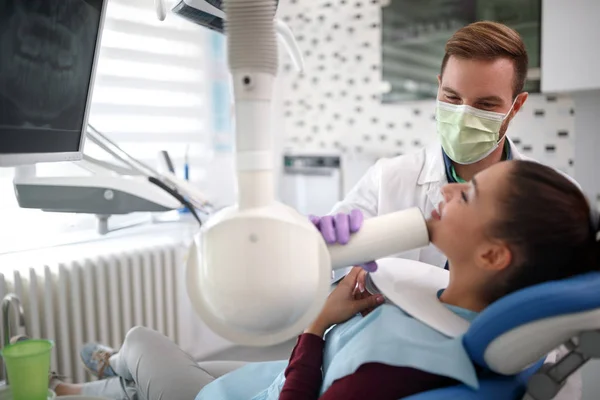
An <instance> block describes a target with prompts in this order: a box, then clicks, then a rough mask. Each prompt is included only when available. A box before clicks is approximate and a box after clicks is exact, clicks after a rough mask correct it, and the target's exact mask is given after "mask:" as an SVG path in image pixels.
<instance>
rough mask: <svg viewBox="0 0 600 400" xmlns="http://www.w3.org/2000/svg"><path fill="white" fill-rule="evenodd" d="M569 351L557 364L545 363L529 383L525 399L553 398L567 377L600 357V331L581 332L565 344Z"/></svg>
mask: <svg viewBox="0 0 600 400" xmlns="http://www.w3.org/2000/svg"><path fill="white" fill-rule="evenodd" d="M564 345H565V346H566V347H567V349H569V350H570V351H569V353H567V355H566V356H564V357H563V358H561V359H560V360H559V361H557V362H556V363H555V364H545V365H543V366H542V367H541V368H540V370H539V371H538V372H536V373H535V374H534V375H533V376H532V377H531V378H530V379H529V382H528V383H527V394H526V396H525V397H524V400H552V399H553V398H554V397H555V396H556V395H557V394H558V392H560V390H561V389H562V387H563V386H564V385H565V383H566V381H567V379H568V378H569V377H570V376H571V375H572V374H574V373H575V372H577V370H579V369H580V368H581V367H582V366H583V365H584V364H585V363H587V362H588V361H589V360H590V359H592V358H600V331H588V332H583V333H581V334H580V335H579V336H578V337H577V338H574V339H570V340H569V341H568V342H566V343H565V344H564Z"/></svg>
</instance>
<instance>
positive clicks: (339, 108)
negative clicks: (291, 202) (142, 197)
mask: <svg viewBox="0 0 600 400" xmlns="http://www.w3.org/2000/svg"><path fill="white" fill-rule="evenodd" d="M358 14H360V15H361V17H360V18H356V16H357V15H358ZM279 16H280V17H281V18H283V19H284V20H285V21H287V22H288V24H289V25H290V26H291V28H292V30H293V31H294V33H295V35H296V37H297V38H298V41H299V45H300V47H301V48H302V51H303V53H304V58H305V62H306V71H305V73H304V74H303V75H302V76H299V75H298V74H297V73H296V72H295V71H294V70H293V69H292V68H291V65H290V62H289V60H286V65H284V68H283V73H282V75H281V78H280V81H281V84H282V86H283V90H284V102H283V110H282V112H283V117H284V132H283V133H284V138H285V142H284V146H285V149H288V150H290V151H294V152H316V151H319V152H323V151H331V152H336V151H337V152H339V153H341V154H342V156H343V160H346V161H349V162H343V164H344V165H345V167H344V168H345V171H344V175H345V177H344V181H345V183H346V184H345V185H344V186H345V189H346V190H349V189H350V187H351V185H352V184H354V183H355V182H356V180H357V179H358V177H360V175H361V174H362V173H364V171H365V170H366V168H367V167H368V165H369V164H371V163H372V162H373V161H374V160H376V159H377V158H379V157H386V156H394V155H397V154H402V153H407V152H411V151H414V150H416V149H419V148H421V147H422V146H424V145H427V144H429V143H431V142H432V141H435V140H437V138H436V131H435V121H434V112H435V103H434V101H421V102H411V103H402V104H382V103H381V102H380V94H381V88H382V86H383V84H382V81H381V76H380V71H381V30H380V27H381V22H382V21H381V4H380V2H372V1H370V0H357V1H353V2H342V1H339V0H338V1H330V0H313V1H310V2H303V1H291V0H285V1H282V2H281V3H280V10H279ZM440 63H441V60H440ZM574 108H575V107H574V104H573V101H572V99H571V97H570V96H569V95H568V94H565V95H560V96H545V95H540V94H538V95H532V96H531V97H530V99H529V100H528V102H527V103H526V105H525V107H524V108H523V110H522V112H520V113H519V115H518V116H517V117H516V119H515V121H514V123H513V124H512V126H511V128H510V130H509V136H510V137H511V138H513V139H516V140H517V141H518V147H519V148H520V149H521V150H522V151H523V152H524V153H525V154H526V155H528V156H531V157H533V158H536V159H538V160H539V161H541V162H544V163H546V164H548V165H552V166H554V167H557V168H559V169H561V170H563V171H565V172H566V173H568V174H570V175H573V174H574V166H573V158H574V140H575V127H574V115H576V113H575V110H574ZM350 160H351V161H350ZM350 163H352V164H351V165H350ZM349 167H352V168H349ZM331 201H332V202H333V201H334V200H333V199H332V200H331Z"/></svg>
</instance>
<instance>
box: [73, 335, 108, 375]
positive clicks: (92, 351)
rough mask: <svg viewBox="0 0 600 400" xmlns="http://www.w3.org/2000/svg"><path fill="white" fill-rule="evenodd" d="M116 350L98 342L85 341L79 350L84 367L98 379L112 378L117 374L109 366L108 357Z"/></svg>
mask: <svg viewBox="0 0 600 400" xmlns="http://www.w3.org/2000/svg"><path fill="white" fill-rule="evenodd" d="M115 353H116V351H115V350H114V349H111V348H110V347H108V346H104V345H102V344H98V343H86V344H85V345H83V348H82V349H81V351H80V352H79V356H80V357H81V361H82V362H83V365H85V368H86V369H87V370H88V371H89V372H90V373H91V374H92V375H94V376H96V377H97V378H98V379H104V378H112V377H115V376H117V374H116V372H115V371H114V370H113V369H112V367H111V366H110V362H109V360H110V357H111V356H112V355H113V354H115Z"/></svg>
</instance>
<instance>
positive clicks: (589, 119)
mask: <svg viewBox="0 0 600 400" xmlns="http://www.w3.org/2000/svg"><path fill="white" fill-rule="evenodd" d="M573 99H574V101H575V108H576V110H577V111H576V114H575V130H576V131H577V136H576V138H575V179H577V181H578V182H579V183H580V184H581V187H582V188H583V190H584V191H585V192H586V194H587V195H588V196H589V197H590V199H591V200H592V201H596V202H600V176H599V172H600V90H594V91H587V92H577V93H575V94H574V95H573Z"/></svg>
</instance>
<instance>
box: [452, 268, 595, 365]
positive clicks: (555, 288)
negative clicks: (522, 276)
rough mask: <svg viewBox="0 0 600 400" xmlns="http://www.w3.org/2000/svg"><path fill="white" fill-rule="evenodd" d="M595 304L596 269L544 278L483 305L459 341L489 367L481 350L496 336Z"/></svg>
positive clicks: (588, 307) (477, 361)
mask: <svg viewBox="0 0 600 400" xmlns="http://www.w3.org/2000/svg"><path fill="white" fill-rule="evenodd" d="M598 308H600V272H591V273H587V274H583V275H578V276H575V277H572V278H568V279H564V280H561V281H552V282H546V283H543V284H540V285H536V286H532V287H529V288H526V289H523V290H520V291H517V292H515V293H511V294H509V295H507V296H505V297H503V298H501V299H500V300H498V301H496V302H495V303H493V304H492V305H490V306H489V307H487V308H486V309H485V310H484V311H483V312H482V313H481V314H480V315H478V316H477V318H475V319H474V320H473V322H472V323H471V326H470V328H469V330H468V332H467V333H466V334H465V336H464V338H463V343H464V346H465V349H466V350H467V352H468V353H469V355H470V357H471V359H472V360H473V361H474V362H475V363H477V364H479V365H480V366H482V367H486V368H489V366H488V365H487V363H486V360H485V357H484V356H485V351H486V349H487V348H488V346H489V345H490V343H491V342H492V341H493V340H495V339H496V338H498V337H499V336H501V335H503V334H505V333H507V332H509V331H511V330H513V329H515V328H517V327H519V326H521V325H524V324H528V323H531V322H535V321H538V320H542V319H546V318H551V317H557V316H562V315H566V314H574V313H580V312H585V311H591V310H594V309H598ZM557 346H558V344H557Z"/></svg>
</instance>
